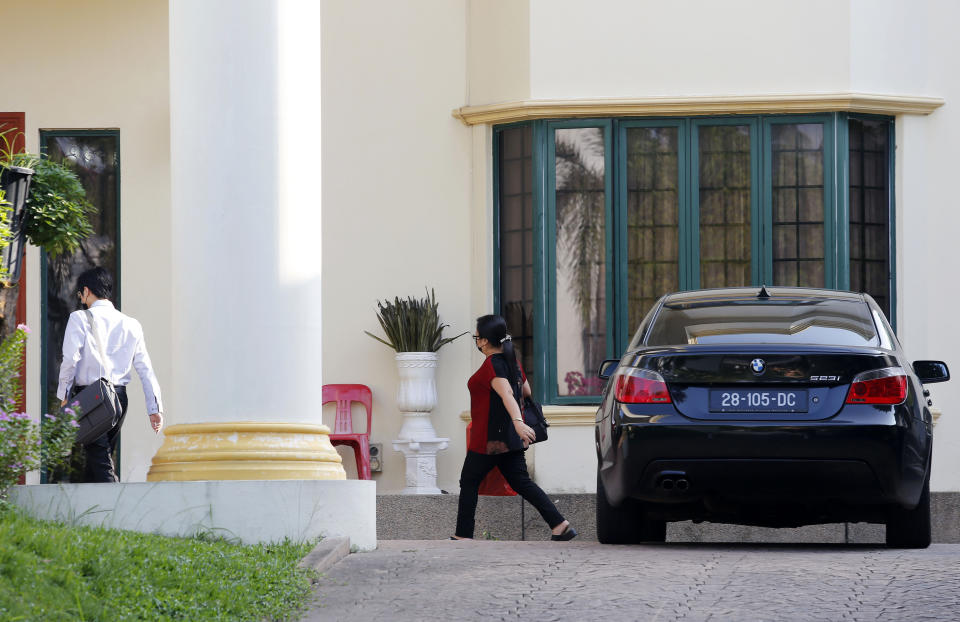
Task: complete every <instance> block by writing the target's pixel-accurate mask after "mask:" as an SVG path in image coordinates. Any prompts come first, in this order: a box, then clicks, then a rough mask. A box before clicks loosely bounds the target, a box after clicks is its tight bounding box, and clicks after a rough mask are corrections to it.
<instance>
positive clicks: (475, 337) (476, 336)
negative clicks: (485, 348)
mask: <svg viewBox="0 0 960 622" xmlns="http://www.w3.org/2000/svg"><path fill="white" fill-rule="evenodd" d="M472 337H473V343H477V342H478V341H480V340H481V339H483V337H481V336H480V335H472Z"/></svg>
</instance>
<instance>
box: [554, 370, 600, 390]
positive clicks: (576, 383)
mask: <svg viewBox="0 0 960 622" xmlns="http://www.w3.org/2000/svg"><path fill="white" fill-rule="evenodd" d="M563 379H564V381H565V382H566V383H567V395H600V394H601V393H603V386H604V384H605V383H606V380H604V379H603V378H598V377H595V376H589V377H587V376H584V375H583V374H582V373H580V372H578V371H568V372H567V374H566V375H565V376H564V377H563Z"/></svg>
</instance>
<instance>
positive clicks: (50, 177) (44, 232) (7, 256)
mask: <svg viewBox="0 0 960 622" xmlns="http://www.w3.org/2000/svg"><path fill="white" fill-rule="evenodd" d="M9 133H10V130H9V129H8V130H3V129H0V183H2V184H3V186H4V188H3V189H4V190H6V198H7V201H8V203H12V206H4V207H5V209H4V217H3V218H2V219H0V237H2V238H3V240H4V241H5V243H0V247H2V248H3V253H4V266H5V267H6V268H7V269H8V273H4V274H0V320H2V321H3V323H2V326H0V337H2V336H7V335H10V334H12V332H13V330H14V327H15V322H12V321H6V320H7V319H8V318H7V313H6V311H7V310H8V309H12V308H14V307H15V305H16V300H17V295H18V294H19V290H18V288H17V286H16V282H17V278H18V277H19V271H20V264H21V262H22V244H23V241H24V240H26V241H28V242H30V243H31V244H33V245H34V246H39V247H40V248H42V249H43V250H44V251H46V252H47V253H50V254H51V255H59V254H61V253H72V252H73V251H75V250H76V249H77V248H79V246H80V243H81V242H82V241H83V240H84V239H86V238H88V237H89V236H90V235H92V234H93V226H92V225H91V224H90V215H91V214H93V213H94V212H95V211H96V209H95V208H94V207H93V205H91V203H90V202H89V201H88V200H87V196H86V191H85V190H84V188H83V185H82V184H81V183H80V179H79V178H78V177H77V176H76V174H74V172H73V171H72V170H70V168H69V167H68V166H66V165H64V164H60V163H57V162H54V161H52V160H46V159H43V158H41V157H40V156H39V155H37V154H34V153H29V152H26V151H17V152H15V151H14V149H13V146H12V142H11V140H10V138H11V137H10V136H9ZM25 176H26V181H24V177H25ZM11 184H12V185H11ZM13 188H15V189H16V190H15V192H11V189H13ZM20 206H22V211H18V210H19V209H20Z"/></svg>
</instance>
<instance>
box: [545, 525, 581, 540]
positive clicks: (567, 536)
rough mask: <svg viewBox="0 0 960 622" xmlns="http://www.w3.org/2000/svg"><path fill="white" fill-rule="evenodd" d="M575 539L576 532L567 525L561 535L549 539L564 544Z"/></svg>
mask: <svg viewBox="0 0 960 622" xmlns="http://www.w3.org/2000/svg"><path fill="white" fill-rule="evenodd" d="M576 537H577V530H576V529H574V528H573V527H571V526H570V525H567V528H566V529H564V530H563V533H560V534H557V535H551V536H550V539H551V540H554V541H559V542H566V541H567V540H573V539H574V538H576Z"/></svg>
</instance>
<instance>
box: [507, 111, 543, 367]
mask: <svg viewBox="0 0 960 622" xmlns="http://www.w3.org/2000/svg"><path fill="white" fill-rule="evenodd" d="M499 146H500V197H499V199H500V313H501V315H503V317H504V319H506V320H507V327H508V328H509V329H510V334H511V335H513V344H514V347H515V348H516V349H517V355H518V356H519V357H520V364H521V365H523V369H524V371H525V372H526V373H527V378H529V380H530V382H531V384H532V383H533V382H534V375H535V371H536V366H535V365H534V361H533V181H532V180H533V170H532V168H533V155H532V154H533V130H532V129H531V127H530V126H522V127H515V128H511V129H507V130H503V131H502V132H500V145H499Z"/></svg>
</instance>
